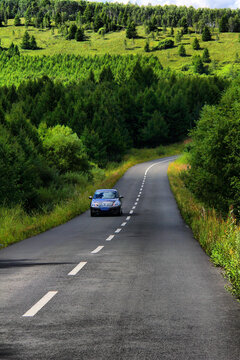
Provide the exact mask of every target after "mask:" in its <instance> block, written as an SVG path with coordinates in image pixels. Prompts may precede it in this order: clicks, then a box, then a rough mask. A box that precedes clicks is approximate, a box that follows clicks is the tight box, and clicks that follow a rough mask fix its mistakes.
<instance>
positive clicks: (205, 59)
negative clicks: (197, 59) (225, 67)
mask: <svg viewBox="0 0 240 360" xmlns="http://www.w3.org/2000/svg"><path fill="white" fill-rule="evenodd" d="M202 61H203V62H204V63H210V62H211V59H210V54H209V51H208V48H205V49H204V51H203V55H202Z"/></svg>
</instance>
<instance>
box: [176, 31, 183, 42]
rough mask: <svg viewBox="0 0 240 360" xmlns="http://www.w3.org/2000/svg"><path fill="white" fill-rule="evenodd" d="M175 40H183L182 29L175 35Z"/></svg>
mask: <svg viewBox="0 0 240 360" xmlns="http://www.w3.org/2000/svg"><path fill="white" fill-rule="evenodd" d="M175 40H176V42H177V43H179V42H181V40H182V33H181V32H180V31H178V32H177V34H176V35H175Z"/></svg>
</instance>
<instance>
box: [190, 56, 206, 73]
mask: <svg viewBox="0 0 240 360" xmlns="http://www.w3.org/2000/svg"><path fill="white" fill-rule="evenodd" d="M192 63H193V69H194V72H195V73H197V74H203V73H204V72H205V69H204V65H203V62H202V59H201V57H200V56H199V55H197V56H194V57H193V59H192Z"/></svg>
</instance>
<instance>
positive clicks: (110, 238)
mask: <svg viewBox="0 0 240 360" xmlns="http://www.w3.org/2000/svg"><path fill="white" fill-rule="evenodd" d="M113 238H114V235H110V236H109V237H108V238H107V239H106V241H111V240H112V239H113Z"/></svg>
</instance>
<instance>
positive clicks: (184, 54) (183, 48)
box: [178, 44, 186, 56]
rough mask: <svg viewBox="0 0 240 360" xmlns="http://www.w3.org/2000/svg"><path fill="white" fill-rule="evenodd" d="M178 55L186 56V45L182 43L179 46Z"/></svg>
mask: <svg viewBox="0 0 240 360" xmlns="http://www.w3.org/2000/svg"><path fill="white" fill-rule="evenodd" d="M178 55H179V56H186V49H185V46H184V45H183V44H181V45H180V46H179V47H178Z"/></svg>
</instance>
